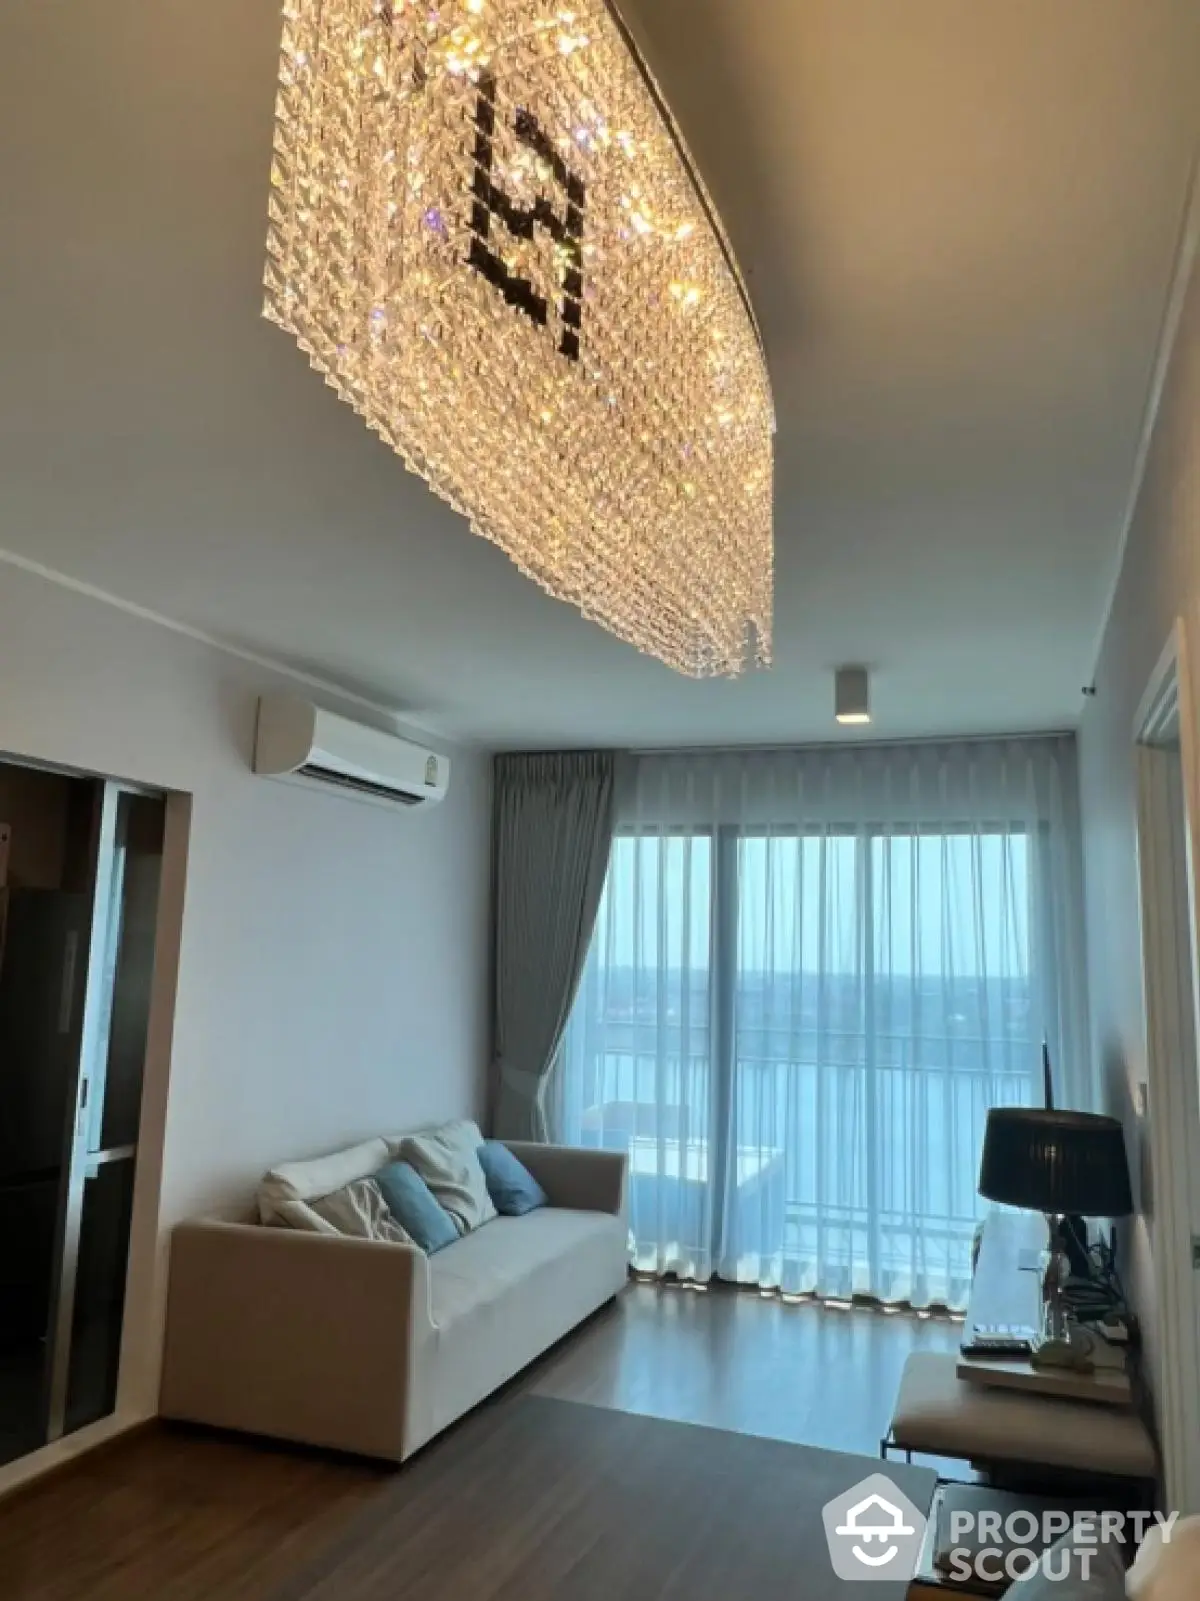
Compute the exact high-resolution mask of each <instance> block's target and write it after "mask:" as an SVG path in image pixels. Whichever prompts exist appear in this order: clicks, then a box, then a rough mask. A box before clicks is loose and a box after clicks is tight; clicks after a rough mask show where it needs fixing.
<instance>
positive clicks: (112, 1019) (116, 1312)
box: [48, 784, 166, 1439]
mask: <svg viewBox="0 0 1200 1601" xmlns="http://www.w3.org/2000/svg"><path fill="white" fill-rule="evenodd" d="M165 813H166V803H165V801H164V799H163V798H162V797H161V796H158V795H146V794H142V793H139V792H137V791H134V790H129V789H124V788H122V787H120V786H118V785H116V784H108V785H106V786H105V790H104V797H103V803H102V807H101V812H100V817H99V823H98V830H97V850H96V872H95V885H96V891H95V900H94V908H93V915H92V919H91V930H90V946H89V952H88V964H87V965H88V982H87V993H86V999H85V1004H84V1021H83V1040H82V1048H81V1067H80V1073H79V1084H78V1093H77V1097H76V1100H75V1116H74V1123H73V1128H72V1130H71V1133H70V1137H71V1162H70V1172H69V1177H68V1182H67V1185H66V1188H65V1192H64V1194H63V1201H62V1242H61V1251H60V1266H59V1274H58V1283H57V1295H56V1309H55V1324H54V1356H53V1367H52V1376H51V1381H50V1392H49V1405H48V1435H49V1438H51V1439H54V1438H57V1437H58V1436H59V1435H61V1434H69V1433H71V1432H72V1431H73V1430H75V1429H79V1428H82V1427H83V1426H84V1425H85V1424H87V1423H93V1422H95V1421H96V1420H97V1419H99V1418H102V1417H105V1416H107V1415H108V1414H109V1413H111V1412H112V1411H113V1410H114V1409H115V1407H116V1399H117V1381H118V1372H119V1365H120V1350H121V1334H122V1329H123V1323H124V1308H125V1278H126V1268H127V1263H128V1256H129V1231H130V1224H131V1220H132V1214H133V1187H134V1179H135V1174H136V1166H137V1134H138V1122H139V1119H140V1115H141V1097H142V1078H143V1072H144V1068H145V1057H146V1038H147V1031H148V1027H149V1021H150V1002H151V991H152V982H153V976H154V947H155V938H156V933H157V924H158V900H159V886H160V881H161V873H162V852H163V829H164V820H165Z"/></svg>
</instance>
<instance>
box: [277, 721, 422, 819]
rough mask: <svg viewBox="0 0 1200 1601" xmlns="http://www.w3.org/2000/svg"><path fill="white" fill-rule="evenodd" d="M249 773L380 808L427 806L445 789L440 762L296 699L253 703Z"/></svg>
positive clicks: (392, 737) (405, 742)
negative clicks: (318, 788)
mask: <svg viewBox="0 0 1200 1601" xmlns="http://www.w3.org/2000/svg"><path fill="white" fill-rule="evenodd" d="M254 771H255V772H256V773H261V774H263V775H264V776H265V777H268V778H282V779H286V780H287V781H288V782H289V783H295V784H316V785H320V786H321V787H322V788H326V789H337V790H340V791H341V793H342V794H344V795H349V796H353V797H354V798H355V799H356V800H364V801H374V802H375V803H376V804H377V805H384V806H433V805H436V804H437V802H438V801H440V800H442V799H443V798H444V797H445V794H446V790H447V789H448V788H449V785H450V761H449V758H448V757H446V756H439V755H438V754H437V753H436V752H434V751H431V750H424V749H423V748H422V747H421V746H420V745H414V744H412V743H411V741H409V740H407V739H401V738H400V737H399V736H398V735H396V734H384V733H381V732H380V731H379V729H377V728H369V727H367V726H366V725H365V724H363V723H356V722H353V721H351V719H350V718H348V717H338V716H336V715H335V714H334V713H333V712H327V711H322V709H321V708H320V707H319V706H314V705H313V703H312V702H311V701H307V700H303V699H301V698H300V697H299V696H298V695H264V696H263V697H262V699H261V700H260V701H259V703H258V735H257V738H256V739H255V743H254Z"/></svg>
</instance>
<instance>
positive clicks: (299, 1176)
mask: <svg viewBox="0 0 1200 1601" xmlns="http://www.w3.org/2000/svg"><path fill="white" fill-rule="evenodd" d="M390 1158H391V1149H390V1147H389V1146H388V1143H387V1141H386V1140H384V1139H376V1140H364V1141H363V1142H362V1144H361V1145H351V1146H349V1147H348V1148H347V1149H346V1150H344V1151H334V1152H332V1153H331V1154H330V1155H329V1156H315V1157H313V1158H312V1159H311V1160H310V1161H307V1162H285V1163H284V1164H283V1165H282V1166H281V1167H275V1168H272V1169H271V1171H270V1172H269V1173H268V1174H267V1175H266V1177H265V1178H264V1179H263V1181H262V1183H261V1184H260V1185H259V1187H258V1215H259V1217H260V1218H261V1219H262V1221H263V1222H264V1223H281V1224H282V1225H283V1226H284V1227H285V1228H297V1227H305V1226H311V1225H303V1224H298V1223H297V1222H296V1217H297V1215H298V1214H297V1213H296V1209H295V1203H296V1202H306V1201H315V1200H319V1199H320V1198H321V1196H323V1195H332V1194H333V1193H334V1191H335V1190H340V1189H344V1188H345V1186H346V1185H347V1184H353V1183H354V1181H355V1179H365V1178H370V1177H371V1175H372V1174H373V1173H378V1172H379V1169H380V1168H381V1167H386V1166H387V1164H388V1161H389V1160H390ZM322 1232H323V1231H322Z"/></svg>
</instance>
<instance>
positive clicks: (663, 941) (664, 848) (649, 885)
mask: <svg viewBox="0 0 1200 1601" xmlns="http://www.w3.org/2000/svg"><path fill="white" fill-rule="evenodd" d="M713 894H714V886H713V845H712V839H711V837H710V836H709V835H707V834H663V835H658V834H656V835H648V836H637V837H633V836H618V838H617V839H616V840H615V841H614V842H613V847H612V856H611V860H610V863H609V871H608V879H607V882H606V884H605V889H604V895H603V898H602V900H601V903H600V910H599V912H598V915H597V918H596V932H595V934H594V936H593V940H592V947H591V952H590V954H589V957H588V961H587V964H586V966H585V969H584V974H583V978H582V980H581V983H580V988H579V996H578V999H577V1001H576V1004H575V1008H574V1011H573V1013H572V1017H571V1021H570V1023H569V1025H568V1028H567V1032H566V1036H565V1038H564V1041H563V1049H562V1055H561V1057H560V1062H559V1068H558V1072H557V1073H556V1075H555V1090H556V1093H557V1095H558V1097H559V1101H558V1116H557V1126H558V1127H559V1128H561V1129H562V1130H563V1131H564V1137H565V1138H566V1139H567V1140H569V1141H570V1142H571V1143H574V1144H579V1145H590V1146H598V1147H603V1148H606V1149H614V1150H622V1151H628V1153H629V1163H630V1182H629V1213H630V1225H631V1228H632V1230H633V1234H634V1240H635V1251H636V1259H637V1260H638V1261H639V1262H640V1263H641V1264H642V1265H644V1266H646V1267H647V1268H653V1269H654V1270H655V1271H660V1272H665V1271H677V1272H679V1273H680V1274H681V1276H685V1277H687V1276H691V1275H692V1274H693V1273H694V1272H699V1271H706V1270H707V1262H708V1258H709V1256H710V1254H711V1241H712V1230H713V1218H714V1202H713V1190H714V1187H715V1182H716V1167H717V1161H718V1157H719V1153H718V1151H717V1150H716V1148H715V1146H714V1145H713V1143H712V1132H713V1127H714V1119H713V1096H714V1075H713V1071H712V996H711V982H710V979H711V962H712V944H713V934H712V903H713Z"/></svg>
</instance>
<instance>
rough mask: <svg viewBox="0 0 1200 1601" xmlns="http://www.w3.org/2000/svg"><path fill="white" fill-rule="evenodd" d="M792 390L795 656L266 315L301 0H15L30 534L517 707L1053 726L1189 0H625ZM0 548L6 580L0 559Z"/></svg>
mask: <svg viewBox="0 0 1200 1601" xmlns="http://www.w3.org/2000/svg"><path fill="white" fill-rule="evenodd" d="M627 9H628V11H629V13H630V14H631V21H632V23H633V25H634V27H635V29H636V30H637V31H638V33H639V35H640V36H641V37H642V39H643V42H644V44H645V48H646V50H647V53H648V55H649V57H650V59H651V61H652V63H653V65H654V67H655V69H656V70H657V72H658V74H659V76H660V79H661V81H662V83H663V85H664V87H665V89H666V91H667V94H668V98H669V99H670V100H671V102H672V104H673V105H674V107H675V109H676V111H677V113H678V116H679V118H680V121H681V122H682V124H683V126H684V128H685V130H686V132H687V134H688V137H689V139H690V141H691V143H692V146H693V149H694V152H695V154H696V156H697V159H698V162H699V165H700V166H701V168H702V170H703V171H704V173H705V175H706V177H707V179H708V181H709V184H710V187H711V188H712V190H713V192H714V195H715V197H716V200H717V203H718V205H719V207H720V209H721V211H722V213H723V215H724V217H725V219H726V221H727V223H728V226H729V229H730V232H731V234H732V237H733V239H734V242H735V245H736V247H737V249H738V253H739V256H740V258H741V260H742V262H743V265H744V267H745V270H746V273H747V276H748V278H749V281H750V284H751V289H752V293H753V296H754V299H755V302H756V305H757V308H758V312H759V315H760V318H761V321H762V324H763V329H764V334H765V338H766V343H767V348H768V355H769V359H770V363H771V369H772V374H773V379H774V383H775V390H776V401H777V406H778V412H779V438H778V482H777V524H776V527H777V585H778V588H777V608H776V624H775V628H776V640H777V665H776V667H775V668H774V670H773V671H772V672H770V673H768V674H759V675H754V676H752V677H750V678H748V679H745V680H742V681H739V682H736V683H694V682H690V681H687V680H684V679H681V678H678V677H676V676H675V675H673V674H671V673H670V672H668V671H667V670H666V669H665V668H663V667H661V666H659V665H658V664H657V663H655V662H653V661H650V660H647V659H645V658H642V657H639V656H638V655H637V654H636V653H635V652H633V651H632V650H630V649H629V648H628V647H626V646H623V645H620V644H618V643H617V642H616V641H614V640H612V639H610V638H609V637H608V636H607V635H606V634H604V633H602V632H601V631H600V630H599V629H597V628H596V627H594V626H593V625H592V624H590V623H587V622H585V621H584V620H583V619H582V618H580V617H579V616H577V615H576V614H575V613H574V612H572V611H571V610H569V609H568V608H566V607H564V606H561V605H559V604H557V603H555V602H554V601H551V600H550V599H548V598H546V597H545V596H543V595H542V594H541V593H540V591H538V590H537V589H536V588H535V587H534V586H533V585H531V584H529V583H528V582H527V581H526V580H524V579H522V578H521V577H520V576H519V575H518V574H517V572H516V571H515V569H513V568H512V567H510V566H509V565H508V563H507V562H506V561H505V559H504V558H503V557H502V556H501V555H500V554H499V552H497V551H496V550H494V549H493V548H492V547H490V546H488V545H487V544H485V543H484V542H483V541H481V540H479V539H477V538H475V537H474V536H473V535H472V534H471V533H470V532H469V531H468V529H467V527H466V525H465V524H464V523H462V522H460V521H459V520H458V519H457V518H456V517H455V516H454V515H453V513H451V512H450V511H449V510H447V508H446V507H444V506H443V505H442V504H441V503H440V502H438V501H437V500H435V499H434V497H433V496H432V495H431V494H430V493H429V492H428V491H427V490H426V489H425V487H424V486H423V485H422V484H421V483H420V482H419V481H417V480H415V479H413V478H411V477H410V476H408V475H407V474H406V473H405V471H404V469H403V467H402V466H401V464H400V462H399V461H398V460H397V459H396V458H395V457H393V456H392V455H390V454H389V453H388V452H387V451H386V449H385V448H384V447H383V446H382V445H380V444H379V443H378V442H377V441H376V440H375V439H374V438H372V437H371V436H370V435H369V434H368V433H367V432H366V430H365V429H364V428H363V427H362V425H361V423H360V422H359V421H358V420H357V418H355V417H354V416H353V414H352V413H351V412H350V411H348V410H347V409H346V408H344V407H342V406H341V405H339V404H338V402H337V401H336V400H335V399H334V397H333V395H332V394H331V393H330V392H329V391H328V390H326V389H324V388H323V387H322V385H321V383H320V381H319V380H318V379H317V378H316V377H315V376H314V375H313V374H312V373H311V372H309V371H308V369H307V368H306V366H305V364H304V362H303V360H302V358H301V357H300V355H299V354H298V353H297V351H296V350H295V349H294V348H293V347H292V346H291V345H290V343H289V342H288V340H287V339H286V338H285V337H284V336H283V335H282V334H280V333H279V332H278V331H277V330H276V329H273V328H271V327H269V326H268V325H267V324H265V323H263V322H262V321H261V320H260V319H259V316H258V307H259V298H260V296H259V289H258V281H259V274H260V267H261V257H262V243H263V222H264V215H265V193H266V184H265V180H266V169H267V159H268V150H269V144H270V131H271V130H270V125H271V110H272V101H273V84H274V74H275V65H276V51H277V45H278V26H279V24H278V8H277V5H276V4H275V3H274V0H205V3H204V4H196V3H194V0H155V3H154V4H151V5H147V4H146V0H109V3H107V4H106V5H104V6H102V7H101V6H74V7H69V8H68V7H64V6H58V5H45V4H44V5H33V4H25V5H16V6H7V7H5V8H4V9H3V14H2V15H0V151H2V152H3V155H2V156H0V219H2V221H0V228H2V233H0V546H2V547H4V548H6V549H8V550H10V551H13V552H15V553H17V554H19V555H21V556H24V557H26V558H31V559H33V560H36V561H39V562H42V563H45V564H47V565H49V566H50V567H53V568H55V569H58V570H61V571H63V572H65V573H67V574H70V575H71V576H73V577H75V578H78V579H82V580H85V581H87V582H90V583H93V584H96V585H99V586H101V587H103V588H105V589H107V590H109V591H112V592H114V593H116V594H119V595H121V596H123V597H125V598H127V599H129V600H132V601H134V602H136V603H138V604H140V605H143V606H148V607H151V608H153V609H155V610H158V611H160V612H162V613H164V614H167V615H169V616H171V617H174V618H177V619H179V620H181V621H184V622H186V623H188V624H190V625H193V626H196V627H200V628H203V629H205V630H207V631H209V632H211V633H213V634H217V635H219V636H222V637H224V638H227V639H229V640H231V641H234V642H237V643H239V644H241V645H243V646H247V647H250V648H253V649H256V650H258V651H262V652H266V653H269V654H271V655H273V656H277V657H279V658H281V659H284V660H286V661H288V662H290V663H293V664H295V665H298V666H301V667H303V668H305V669H307V670H309V671H312V672H316V673H319V674H321V675H323V676H325V677H327V678H329V679H331V680H334V681H337V682H339V683H341V684H343V685H345V686H347V687H350V688H353V689H355V690H357V691H359V692H361V693H364V694H366V695H368V696H370V697H371V698H373V699H376V700H380V701H385V702H388V703H391V704H394V705H397V706H399V707H403V708H407V709H408V710H409V711H410V713H412V714H413V715H416V716H423V717H425V718H427V719H428V720H430V721H431V722H433V723H434V724H435V725H436V726H439V727H441V728H442V729H444V730H445V731H446V732H447V733H456V734H460V735H465V736H468V737H472V738H476V739H479V740H481V741H484V742H486V743H489V744H495V745H559V744H580V743H588V742H593V741H595V742H602V743H630V744H642V745H645V744H653V745H660V744H695V743H730V742H756V741H769V742H787V741H798V740H809V739H814V738H826V737H831V736H832V735H833V733H834V729H833V725H832V722H831V718H830V707H831V697H832V686H831V680H830V669H831V668H832V667H833V666H834V665H835V664H836V663H838V662H843V661H865V662H868V663H869V664H871V665H872V667H873V668H874V669H875V674H876V676H875V709H876V721H875V724H874V726H873V728H872V730H871V731H870V732H871V733H872V734H873V735H874V736H876V737H879V736H887V737H895V736H906V735H913V734H929V733H942V732H946V733H949V732H956V733H962V732H985V731H996V730H1001V729H1003V730H1009V729H1012V730H1015V729H1023V728H1036V727H1061V726H1063V725H1066V724H1069V723H1071V722H1073V721H1074V719H1075V717H1076V715H1077V713H1078V709H1079V705H1080V693H1079V692H1080V686H1081V684H1082V683H1083V682H1084V680H1085V678H1086V676H1087V673H1088V671H1089V669H1090V665H1091V656H1092V651H1093V647H1094V643H1095V639H1096V634H1097V629H1098V626H1099V623H1100V619H1101V614H1102V611H1103V607H1104V603H1105V599H1106V595H1107V591H1108V587H1109V584H1110V581H1111V577H1112V568H1113V562H1114V559H1115V552H1116V548H1117V541H1118V537H1119V532H1120V527H1121V523H1122V519H1123V516H1124V512H1125V507H1126V502H1127V499H1128V494H1129V487H1130V482H1131V475H1132V468H1133V463H1134V459H1135V455H1136V450H1137V444H1138V437H1139V429H1140V425H1141V421H1142V414H1143V408H1144V402H1145V396H1146V392H1147V386H1148V382H1149V378H1150V373H1151V369H1152V365H1153V361H1154V355H1155V348H1156V341H1157V335H1158V329H1159V325H1160V320H1161V318H1162V313H1163V307H1164V303H1165V299H1166V295H1167V290H1168V285H1169V281H1170V275H1171V270H1172V263H1173V253H1174V244H1175V239H1176V234H1177V230H1178V226H1179V220H1180V215H1181V211H1182V206H1183V201H1184V193H1185V187H1186V181H1187V172H1188V165H1189V159H1190V156H1191V152H1192V149H1193V147H1194V142H1195V137H1196V133H1197V119H1198V115H1200V93H1198V90H1200V6H1197V5H1196V4H1195V3H1194V0H969V3H968V0H903V4H899V3H897V0H752V3H748V0H637V4H636V6H633V5H631V6H629V7H628V8H627ZM2 581H3V579H2V574H0V582H2Z"/></svg>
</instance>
